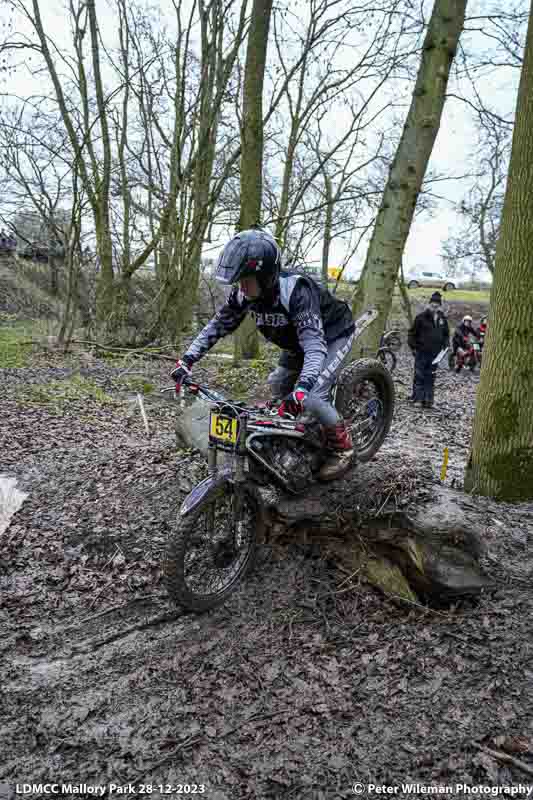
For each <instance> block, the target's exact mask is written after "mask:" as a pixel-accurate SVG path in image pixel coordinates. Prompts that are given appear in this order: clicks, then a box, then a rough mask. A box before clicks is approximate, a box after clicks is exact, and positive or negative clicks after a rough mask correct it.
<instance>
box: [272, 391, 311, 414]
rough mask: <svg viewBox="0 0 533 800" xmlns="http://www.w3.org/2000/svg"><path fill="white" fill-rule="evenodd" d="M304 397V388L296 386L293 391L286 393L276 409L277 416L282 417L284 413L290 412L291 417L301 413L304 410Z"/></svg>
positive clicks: (305, 395) (305, 393) (305, 394)
mask: <svg viewBox="0 0 533 800" xmlns="http://www.w3.org/2000/svg"><path fill="white" fill-rule="evenodd" d="M306 397H307V392H306V390H305V389H302V388H301V387H298V386H297V387H296V389H295V390H294V391H293V392H291V393H290V394H288V395H287V396H286V397H284V398H283V400H282V401H281V405H280V407H279V409H278V414H279V416H280V417H284V416H285V414H292V416H293V417H297V416H298V414H301V413H302V411H303V410H304V403H305V398H306Z"/></svg>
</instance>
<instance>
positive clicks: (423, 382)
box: [407, 292, 450, 408]
mask: <svg viewBox="0 0 533 800" xmlns="http://www.w3.org/2000/svg"><path fill="white" fill-rule="evenodd" d="M407 342H408V344H409V347H410V348H411V350H412V351H413V353H414V356H415V374H414V381H413V395H412V397H411V401H412V402H413V403H419V402H420V403H422V405H423V406H424V408H431V407H432V405H433V395H434V389H435V373H436V371H437V365H436V364H434V363H433V360H434V358H435V356H437V355H438V354H439V353H440V351H441V350H443V349H445V348H446V347H448V346H449V343H450V329H449V327H448V320H447V319H446V317H445V316H444V314H443V312H442V297H441V294H440V292H434V294H432V295H431V297H430V300H429V305H428V307H427V308H426V310H425V311H422V313H421V314H418V315H417V316H416V317H415V321H414V323H413V325H412V326H411V328H410V329H409V333H408V336H407Z"/></svg>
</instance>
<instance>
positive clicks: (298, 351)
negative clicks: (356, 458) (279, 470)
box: [171, 230, 355, 480]
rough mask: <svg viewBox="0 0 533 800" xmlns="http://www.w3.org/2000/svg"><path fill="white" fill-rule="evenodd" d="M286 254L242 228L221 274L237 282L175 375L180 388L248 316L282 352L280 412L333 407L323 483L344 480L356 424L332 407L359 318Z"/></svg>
mask: <svg viewBox="0 0 533 800" xmlns="http://www.w3.org/2000/svg"><path fill="white" fill-rule="evenodd" d="M280 262H281V253H280V251H279V248H278V246H277V244H276V242H275V240H274V239H273V237H272V236H270V235H269V234H268V233H266V232H265V231H261V230H248V231H242V232H241V233H239V234H237V235H236V236H234V237H233V239H231V240H230V241H229V242H228V243H227V245H226V246H225V247H224V249H223V251H222V253H221V254H220V256H219V259H218V263H217V267H216V271H215V279H216V280H217V281H218V282H219V283H221V284H223V285H226V286H228V285H229V286H233V288H232V289H231V291H230V293H229V296H228V299H227V300H226V303H225V304H224V305H223V306H222V308H221V309H220V310H219V311H218V312H217V314H215V316H214V317H213V319H211V320H210V321H209V322H208V323H207V325H206V326H205V328H204V329H203V330H202V331H200V333H199V334H198V336H197V337H196V339H195V340H194V341H193V342H192V344H191V345H190V346H189V349H188V350H187V352H186V353H184V355H183V356H182V357H181V359H180V360H179V361H178V362H177V364H176V368H175V369H174V370H173V371H172V372H171V377H172V378H173V379H174V380H175V381H176V387H179V386H180V385H181V383H182V382H183V380H184V378H185V377H186V376H188V375H190V372H191V368H192V366H193V364H194V363H195V362H196V361H199V360H200V359H201V358H202V356H204V355H205V354H206V353H207V351H208V350H210V348H211V347H213V345H214V344H216V342H217V341H218V340H219V339H221V338H222V337H223V336H227V335H228V334H230V333H232V332H233V331H235V330H237V328H238V327H239V325H240V324H241V322H242V321H243V319H244V318H245V316H246V315H247V314H249V315H250V316H251V317H252V319H253V320H254V321H255V324H256V326H257V328H258V330H259V331H260V332H261V333H262V334H263V336H264V337H265V338H266V339H268V340H269V341H271V342H274V344H276V345H277V346H278V347H279V348H281V350H282V353H281V356H280V359H279V365H278V367H277V368H276V369H275V370H274V372H273V373H271V375H270V376H269V383H270V384H271V386H272V388H273V393H274V395H275V396H277V398H278V399H280V400H282V403H281V406H280V409H279V413H280V414H281V415H283V414H284V413H286V412H288V413H290V414H292V415H294V416H297V415H298V414H300V413H302V411H303V410H304V409H305V406H306V400H307V398H308V397H309V401H310V402H311V400H312V399H314V398H318V399H320V400H322V401H324V403H325V404H329V407H328V405H326V414H327V418H328V422H327V424H325V432H326V441H327V449H328V452H329V455H328V459H327V460H326V462H325V464H324V465H323V466H322V469H321V470H320V473H319V475H320V477H321V478H322V480H331V479H333V478H337V477H339V476H340V475H341V474H342V473H343V472H345V471H346V470H347V469H348V468H349V467H350V465H351V463H352V457H353V453H354V449H353V442H352V438H351V433H350V430H349V428H347V427H346V424H345V422H344V420H343V419H341V417H340V415H339V413H338V412H337V411H336V409H335V408H334V407H333V405H332V404H331V388H332V386H333V384H334V383H335V380H336V378H337V375H338V374H339V372H340V371H341V369H342V367H343V365H344V362H345V360H346V359H347V357H348V355H349V353H350V350H351V345H352V342H353V338H354V329H355V326H354V322H353V318H352V313H351V311H350V308H349V307H348V305H347V304H346V303H344V302H343V301H341V300H339V299H337V298H336V297H334V296H333V295H332V294H330V293H329V292H328V291H327V289H323V288H321V287H320V286H319V285H318V284H317V283H316V282H315V281H314V280H312V278H310V277H309V276H307V275H303V274H298V273H294V272H286V271H281V270H280Z"/></svg>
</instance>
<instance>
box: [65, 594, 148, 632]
mask: <svg viewBox="0 0 533 800" xmlns="http://www.w3.org/2000/svg"><path fill="white" fill-rule="evenodd" d="M104 588H107V586H106V587H104ZM155 597H159V595H158V594H143V595H141V597H132V599H131V600H127V601H126V602H125V603H118V604H117V605H115V606H109V608H106V609H104V611H99V612H98V613H97V614H91V616H89V617H84V618H83V619H80V620H78V621H77V622H71V624H70V625H66V626H65V627H64V628H61V631H68V630H70V628H76V627H78V626H79V625H85V623H86V622H92V621H93V620H95V619H99V618H100V617H105V616H106V614H112V613H113V611H119V610H120V609H121V608H127V607H128V606H131V605H132V604H133V603H141V602H142V601H143V600H151V599H152V598H155ZM92 605H94V603H93V604H92ZM92 605H91V608H92Z"/></svg>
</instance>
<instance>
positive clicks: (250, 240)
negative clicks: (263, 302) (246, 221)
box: [215, 229, 281, 292]
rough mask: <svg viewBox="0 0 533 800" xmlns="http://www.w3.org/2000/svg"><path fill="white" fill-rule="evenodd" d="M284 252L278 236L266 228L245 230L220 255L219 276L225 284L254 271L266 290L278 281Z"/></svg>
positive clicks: (263, 289) (217, 273) (217, 277)
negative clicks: (271, 233)
mask: <svg viewBox="0 0 533 800" xmlns="http://www.w3.org/2000/svg"><path fill="white" fill-rule="evenodd" d="M280 264H281V252H280V249H279V247H278V245H277V244H276V241H275V239H274V238H273V237H272V236H271V235H270V234H269V233H266V231H260V230H253V229H252V230H248V231H241V232H240V233H238V234H237V235H236V236H234V237H233V239H230V241H229V242H228V243H227V245H226V246H225V247H224V249H223V250H222V252H221V254H220V255H219V257H218V262H217V266H216V269H215V280H217V281H218V282H219V283H222V284H224V285H228V284H231V283H237V281H238V280H240V279H241V278H243V277H245V276H246V275H254V276H255V277H256V278H257V282H258V283H259V286H260V287H261V290H262V291H263V292H265V291H268V290H269V289H272V288H273V286H274V284H275V283H276V281H277V279H278V276H279V270H280Z"/></svg>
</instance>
